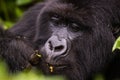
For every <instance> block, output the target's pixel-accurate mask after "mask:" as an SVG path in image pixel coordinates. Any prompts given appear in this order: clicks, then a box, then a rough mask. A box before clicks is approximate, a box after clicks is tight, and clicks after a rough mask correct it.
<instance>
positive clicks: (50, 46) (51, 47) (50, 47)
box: [48, 41, 53, 51]
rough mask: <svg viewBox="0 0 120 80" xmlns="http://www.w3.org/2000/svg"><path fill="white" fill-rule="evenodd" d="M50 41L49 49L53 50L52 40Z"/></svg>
mask: <svg viewBox="0 0 120 80" xmlns="http://www.w3.org/2000/svg"><path fill="white" fill-rule="evenodd" d="M48 43H49V49H50V50H51V51H52V50H53V46H52V43H51V41H49V42H48Z"/></svg>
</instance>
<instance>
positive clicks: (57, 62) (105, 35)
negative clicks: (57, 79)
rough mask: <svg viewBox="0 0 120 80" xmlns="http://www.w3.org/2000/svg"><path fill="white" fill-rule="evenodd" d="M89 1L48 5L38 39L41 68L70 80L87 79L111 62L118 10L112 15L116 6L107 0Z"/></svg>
mask: <svg viewBox="0 0 120 80" xmlns="http://www.w3.org/2000/svg"><path fill="white" fill-rule="evenodd" d="M110 1H112V2H114V1H117V0H114V1H113V0H110ZM88 2H89V0H85V1H78V0H75V1H73V0H51V1H47V2H45V6H44V7H43V8H42V10H41V11H40V13H39V16H38V18H37V29H36V32H37V33H36V36H35V42H36V43H37V45H38V46H37V47H38V49H39V51H40V52H41V54H42V56H43V57H42V58H43V63H40V68H42V70H43V71H44V72H45V73H51V74H62V75H66V76H68V78H69V79H70V80H85V79H86V78H88V77H89V76H91V75H92V74H94V73H96V72H98V71H101V69H103V67H104V66H105V64H106V63H107V62H108V61H109V58H110V56H111V55H112V53H111V50H112V45H113V43H114V40H115V38H114V36H113V33H112V31H111V29H110V28H111V27H112V26H113V23H114V24H116V23H115V22H116V20H117V18H116V19H114V16H116V15H114V16H112V14H115V11H112V12H111V10H112V9H113V8H112V7H113V5H115V4H111V3H112V2H107V0H101V1H97V0H91V1H90V2H89V3H88ZM103 3H105V4H103ZM78 4H79V5H78ZM106 5H107V6H106ZM113 21H114V22H113ZM43 64H44V65H43ZM51 66H52V67H51ZM49 68H50V70H49Z"/></svg>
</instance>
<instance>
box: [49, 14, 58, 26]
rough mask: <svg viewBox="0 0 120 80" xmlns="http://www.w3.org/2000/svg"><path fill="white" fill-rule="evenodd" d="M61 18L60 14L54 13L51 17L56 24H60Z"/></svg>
mask: <svg viewBox="0 0 120 80" xmlns="http://www.w3.org/2000/svg"><path fill="white" fill-rule="evenodd" d="M59 20H60V17H59V15H53V16H52V17H51V21H52V23H54V24H55V25H58V23H59Z"/></svg>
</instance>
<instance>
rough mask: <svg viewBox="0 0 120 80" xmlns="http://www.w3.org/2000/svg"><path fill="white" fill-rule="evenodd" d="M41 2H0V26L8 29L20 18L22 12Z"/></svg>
mask: <svg viewBox="0 0 120 80" xmlns="http://www.w3.org/2000/svg"><path fill="white" fill-rule="evenodd" d="M41 1H43V0H0V25H2V26H3V27H4V28H5V29H8V28H10V27H11V26H13V25H14V23H15V22H17V21H18V19H19V18H20V17H21V16H22V14H23V12H24V11H26V10H27V9H28V8H29V7H31V6H33V5H34V4H36V3H38V2H41Z"/></svg>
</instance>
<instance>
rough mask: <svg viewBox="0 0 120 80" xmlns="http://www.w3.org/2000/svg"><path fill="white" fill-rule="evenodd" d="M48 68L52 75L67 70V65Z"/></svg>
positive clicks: (51, 65)
mask: <svg viewBox="0 0 120 80" xmlns="http://www.w3.org/2000/svg"><path fill="white" fill-rule="evenodd" d="M48 66H49V71H50V72H51V73H53V72H55V73H56V72H58V71H62V70H65V69H66V68H67V65H66V64H59V65H58V64H57V65H56V64H54V65H53V64H48Z"/></svg>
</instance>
